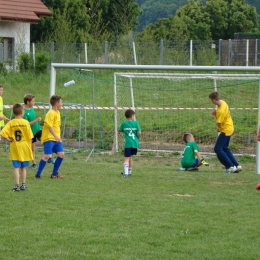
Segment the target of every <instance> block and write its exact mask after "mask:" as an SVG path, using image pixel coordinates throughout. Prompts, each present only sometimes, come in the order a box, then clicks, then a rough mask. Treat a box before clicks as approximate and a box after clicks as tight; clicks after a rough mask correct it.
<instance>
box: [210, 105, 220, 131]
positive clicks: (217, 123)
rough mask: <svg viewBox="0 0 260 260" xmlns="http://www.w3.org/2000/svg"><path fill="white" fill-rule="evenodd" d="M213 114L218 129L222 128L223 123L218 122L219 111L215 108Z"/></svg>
mask: <svg viewBox="0 0 260 260" xmlns="http://www.w3.org/2000/svg"><path fill="white" fill-rule="evenodd" d="M211 114H212V116H213V118H214V121H215V123H216V125H217V127H218V128H221V126H222V123H219V122H217V110H216V109H215V108H213V109H212V111H211Z"/></svg>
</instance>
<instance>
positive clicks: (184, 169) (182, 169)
mask: <svg viewBox="0 0 260 260" xmlns="http://www.w3.org/2000/svg"><path fill="white" fill-rule="evenodd" d="M178 171H187V169H186V168H182V167H180V168H178Z"/></svg>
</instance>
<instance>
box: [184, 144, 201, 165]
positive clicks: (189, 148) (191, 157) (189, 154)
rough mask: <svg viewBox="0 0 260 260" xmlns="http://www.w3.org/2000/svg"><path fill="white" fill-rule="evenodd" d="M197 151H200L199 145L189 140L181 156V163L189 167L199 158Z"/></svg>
mask: <svg viewBox="0 0 260 260" xmlns="http://www.w3.org/2000/svg"><path fill="white" fill-rule="evenodd" d="M196 151H199V147H198V145H197V144H196V143H195V142H188V143H187V144H186V146H185V147H184V151H183V154H182V157H181V165H182V167H183V168H189V167H191V166H192V165H193V164H194V163H195V160H196V159H197V156H196V154H195V152H196Z"/></svg>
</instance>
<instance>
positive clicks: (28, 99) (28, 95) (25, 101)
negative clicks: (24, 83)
mask: <svg viewBox="0 0 260 260" xmlns="http://www.w3.org/2000/svg"><path fill="white" fill-rule="evenodd" d="M33 98H35V96H34V95H31V94H26V95H25V96H24V97H23V102H24V104H25V105H26V104H27V102H30V101H32V99H33Z"/></svg>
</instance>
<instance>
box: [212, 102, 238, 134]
mask: <svg viewBox="0 0 260 260" xmlns="http://www.w3.org/2000/svg"><path fill="white" fill-rule="evenodd" d="M221 101H222V103H221V105H220V106H219V107H218V109H217V113H216V121H217V123H220V124H221V127H219V128H218V131H219V132H222V133H225V135H227V136H229V135H232V134H233V132H234V124H233V120H232V117H231V114H230V109H229V107H228V104H227V103H226V102H225V101H224V100H221Z"/></svg>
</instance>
